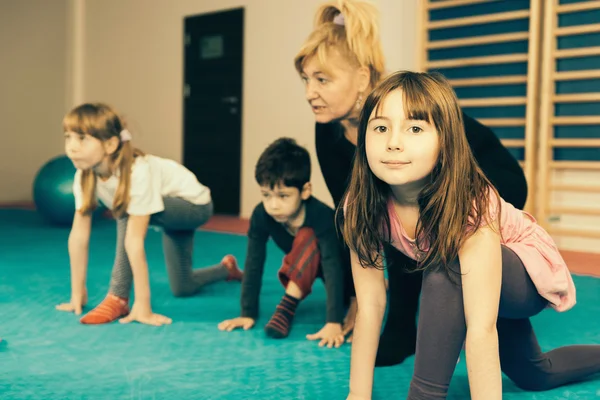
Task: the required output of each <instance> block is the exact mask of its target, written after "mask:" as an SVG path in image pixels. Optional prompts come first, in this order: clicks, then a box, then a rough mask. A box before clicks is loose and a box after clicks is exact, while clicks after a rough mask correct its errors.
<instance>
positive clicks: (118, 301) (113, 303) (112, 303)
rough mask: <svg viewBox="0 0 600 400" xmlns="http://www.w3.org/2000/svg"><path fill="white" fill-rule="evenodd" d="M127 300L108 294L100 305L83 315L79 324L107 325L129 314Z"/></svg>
mask: <svg viewBox="0 0 600 400" xmlns="http://www.w3.org/2000/svg"><path fill="white" fill-rule="evenodd" d="M128 303H129V301H128V299H123V298H121V297H117V296H115V295H114V294H110V293H109V294H108V295H107V296H106V297H105V298H104V300H102V303H100V304H98V306H96V308H94V309H93V310H92V311H90V312H89V313H87V314H85V315H84V316H83V317H82V318H81V319H80V320H79V322H81V323H82V324H92V325H97V324H108V323H109V322H113V321H116V320H117V319H119V318H121V317H124V316H126V315H127V314H129V306H128V305H127V304H128Z"/></svg>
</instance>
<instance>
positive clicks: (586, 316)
mask: <svg viewBox="0 0 600 400" xmlns="http://www.w3.org/2000/svg"><path fill="white" fill-rule="evenodd" d="M0 227H1V229H0V310H1V314H0V315H1V317H2V318H1V319H0V337H2V338H3V339H5V340H6V343H5V344H4V345H0V399H3V400H5V399H44V400H49V399H111V400H117V399H168V400H184V399H311V400H313V399H315V400H321V399H324V400H337V399H342V400H343V399H345V395H346V394H347V390H348V373H349V360H350V347H349V346H345V347H344V348H342V349H340V350H328V349H321V348H318V347H317V346H316V344H315V343H312V342H308V341H306V340H305V339H304V336H305V335H306V334H307V333H313V332H315V331H316V330H317V329H318V328H320V326H321V325H322V323H323V321H324V307H323V304H324V299H325V294H324V290H323V287H322V285H321V284H320V283H319V284H317V288H316V289H315V291H314V293H313V295H311V297H310V298H309V299H307V300H306V301H305V302H304V303H303V304H302V305H301V306H300V308H299V310H298V313H297V318H296V320H295V325H294V328H293V330H292V334H291V336H290V337H289V338H288V339H287V340H282V341H276V340H269V339H267V338H265V336H264V334H263V331H262V329H261V327H262V325H264V324H265V323H266V321H267V320H268V318H269V316H270V313H271V311H272V310H273V309H274V307H275V305H276V303H277V302H278V300H279V298H280V296H281V294H282V290H281V288H280V286H279V283H278V281H277V279H276V276H275V271H276V270H277V268H278V266H279V262H280V260H281V256H282V254H281V252H280V251H279V250H278V249H277V248H276V247H275V246H274V245H273V244H270V249H269V257H268V261H267V262H268V265H267V267H266V269H265V271H266V273H265V282H264V285H263V297H262V301H261V311H262V312H261V318H260V320H259V321H258V325H259V328H258V329H253V330H252V331H249V332H235V333H223V332H220V331H218V330H217V327H216V326H217V323H218V322H219V321H221V320H223V319H225V318H230V317H234V316H236V315H237V314H238V313H239V293H240V285H239V283H225V282H223V283H218V284H215V285H212V286H211V287H209V288H207V289H206V290H205V292H203V293H202V294H200V295H198V296H196V297H193V298H188V299H176V298H174V297H172V296H171V295H170V292H169V287H168V282H167V276H166V271H165V270H164V264H163V259H162V250H161V247H160V243H161V242H160V234H159V233H157V232H154V231H150V232H149V235H148V240H147V251H148V259H149V263H150V270H151V271H150V272H151V273H150V276H151V281H152V299H153V305H154V309H155V311H156V312H159V313H162V314H165V315H168V316H169V317H171V318H173V325H171V326H166V327H160V328H155V327H149V326H143V325H139V324H129V325H120V324H117V323H115V324H110V325H105V326H83V325H81V324H79V323H78V320H77V318H76V317H75V316H73V315H72V314H66V313H61V312H58V311H55V310H54V306H55V305H56V304H57V303H59V302H63V301H67V300H68V297H69V263H68V254H67V246H66V244H67V236H68V230H67V229H61V228H53V227H49V226H46V225H43V224H42V222H41V221H40V219H39V217H38V216H37V215H36V214H35V213H34V212H31V211H15V210H0ZM114 245H115V232H114V224H113V223H112V222H111V221H100V222H99V223H97V224H95V226H94V231H93V235H92V246H91V256H90V266H89V283H88V289H89V291H90V304H97V303H98V302H99V301H100V300H101V299H102V298H103V297H104V295H105V293H106V290H107V283H108V279H109V274H110V268H111V266H112V258H113V252H114ZM245 251H246V238H245V237H243V236H235V235H226V234H218V233H208V232H198V234H197V240H196V263H197V265H198V266H202V265H208V264H212V263H215V262H217V261H219V260H220V259H221V257H222V256H223V255H224V254H226V253H233V254H235V255H236V256H237V257H238V258H239V259H241V260H243V259H244V255H245ZM575 282H576V285H577V289H578V304H577V306H576V307H575V308H574V309H573V310H572V311H570V312H568V313H565V314H558V313H556V312H553V311H545V312H544V313H542V314H541V315H539V316H537V317H536V318H535V319H534V325H535V327H536V329H537V331H538V336H539V340H540V343H541V345H542V347H543V348H544V349H550V348H554V347H557V346H561V345H565V344H575V343H586V344H593V343H596V344H600V280H598V279H595V278H589V277H576V278H575ZM412 364H413V358H410V359H409V360H408V361H407V362H405V363H404V364H403V365H400V366H395V367H389V368H383V369H378V370H377V371H376V374H375V379H376V382H375V394H374V399H386V400H387V399H402V398H405V396H406V392H407V390H408V384H409V382H410V377H411V373H412ZM504 391H505V395H504V399H507V400H517V399H530V400H531V399H556V400H558V399H561V400H562V399H586V400H587V399H595V398H599V399H600V380H598V381H595V382H587V383H579V384H576V385H571V386H568V387H563V388H560V389H556V390H552V391H549V392H543V393H527V392H523V391H521V390H519V389H517V388H516V387H515V386H514V385H513V384H512V383H511V382H510V381H509V380H507V379H505V381H504ZM449 398H451V399H463V398H468V384H467V377H466V370H465V365H464V357H463V358H462V360H461V363H460V364H459V366H458V367H457V371H456V374H455V377H454V380H453V382H452V387H451V395H450V397H449Z"/></svg>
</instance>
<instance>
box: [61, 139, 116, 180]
mask: <svg viewBox="0 0 600 400" xmlns="http://www.w3.org/2000/svg"><path fill="white" fill-rule="evenodd" d="M118 146H119V139H117V138H116V137H111V138H110V139H108V140H105V141H102V140H100V139H97V138H95V137H93V136H92V135H85V134H80V133H77V132H65V153H66V154H67V157H69V159H70V160H71V161H72V162H73V165H74V166H75V168H77V169H80V170H82V171H86V170H88V169H92V170H93V171H94V173H96V174H97V175H99V176H100V177H103V178H106V177H109V176H110V175H111V173H112V172H111V170H112V165H111V155H112V154H114V152H115V151H116V150H117V148H118Z"/></svg>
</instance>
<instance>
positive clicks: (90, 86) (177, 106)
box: [83, 0, 415, 217]
mask: <svg viewBox="0 0 600 400" xmlns="http://www.w3.org/2000/svg"><path fill="white" fill-rule="evenodd" d="M322 2H323V0H302V1H299V0H296V1H282V0H252V1H250V0H204V1H197V0H178V1H175V2H170V1H165V0H88V1H86V2H85V11H84V15H85V26H84V31H85V36H84V37H85V40H84V43H85V57H84V78H83V82H84V83H83V87H84V88H83V97H84V99H85V100H89V101H92V100H102V101H106V102H109V103H112V104H114V105H115V106H116V107H117V108H118V109H119V110H122V112H124V113H125V114H127V115H128V118H129V121H130V123H132V125H133V130H134V131H135V133H136V138H135V140H136V144H137V145H138V146H139V147H140V148H142V149H144V150H145V151H147V152H150V153H155V154H158V155H162V156H165V157H169V158H173V159H175V160H178V161H180V160H181V156H182V89H181V86H182V81H183V76H182V74H183V65H182V62H183V53H182V49H183V45H182V30H183V28H182V24H183V18H184V17H185V16H188V15H194V14H200V13H206V12H212V11H215V10H220V9H228V8H236V7H241V6H243V7H245V43H244V54H245V59H244V87H243V93H244V99H243V103H244V109H243V121H242V130H243V138H242V141H243V149H242V153H243V155H242V199H241V203H242V204H241V210H242V216H245V217H247V216H248V215H249V214H250V212H251V211H252V209H253V207H254V206H255V205H256V203H257V202H258V201H259V196H258V194H259V192H258V190H257V188H256V184H255V181H254V165H255V163H256V160H257V159H258V157H259V155H260V153H261V152H262V151H263V150H264V148H265V147H266V146H267V145H268V144H269V143H270V142H272V141H273V140H275V139H276V138H278V137H280V136H284V135H285V136H291V137H294V138H296V139H297V140H298V141H299V143H300V144H302V145H304V146H306V147H307V148H308V149H309V151H310V152H311V156H312V158H313V166H314V169H313V170H314V173H313V185H314V188H315V195H316V196H318V197H319V198H321V199H323V200H325V201H327V202H329V203H330V204H331V198H330V196H329V193H328V191H327V189H326V186H325V184H324V181H323V179H322V176H321V172H320V170H319V169H318V163H317V161H316V154H315V151H314V119H313V116H312V113H311V111H310V109H309V107H308V105H307V104H306V101H305V100H304V91H303V87H302V84H301V82H300V79H299V78H298V76H297V74H296V71H295V69H294V66H293V58H294V56H295V54H296V52H297V51H298V49H299V48H300V46H301V44H302V42H303V41H304V39H305V38H306V37H307V36H308V34H309V33H310V31H311V29H312V22H313V17H314V12H315V10H316V8H317V7H318V5H320V4H321V3H322ZM379 3H380V4H381V6H382V7H385V8H386V9H385V10H383V11H384V12H383V13H382V14H383V15H386V17H385V19H382V31H383V40H384V46H385V47H386V53H387V54H388V59H390V60H391V61H392V62H391V63H390V65H393V67H394V68H397V67H400V66H402V67H411V66H412V62H413V60H414V57H412V54H413V53H412V52H413V51H414V50H413V48H412V47H411V46H410V45H406V44H407V43H408V44H410V43H412V42H413V41H412V40H411V38H410V32H411V30H412V28H411V27H414V21H415V18H414V14H415V10H414V4H413V3H414V0H403V1H399V0H395V1H394V0H382V1H380V2H379ZM402 4H407V6H406V8H408V9H409V11H406V10H405V9H403V6H402ZM391 13H394V14H396V15H398V14H399V15H400V16H399V17H398V18H392V17H390V14H391ZM407 36H408V37H407Z"/></svg>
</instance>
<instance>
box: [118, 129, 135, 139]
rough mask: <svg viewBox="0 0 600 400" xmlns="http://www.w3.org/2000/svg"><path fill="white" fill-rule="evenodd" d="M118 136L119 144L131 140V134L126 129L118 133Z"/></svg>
mask: <svg viewBox="0 0 600 400" xmlns="http://www.w3.org/2000/svg"><path fill="white" fill-rule="evenodd" d="M119 136H120V137H121V142H128V141H130V140H131V139H132V137H131V132H129V131H128V130H127V129H123V130H122V131H121V133H119Z"/></svg>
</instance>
